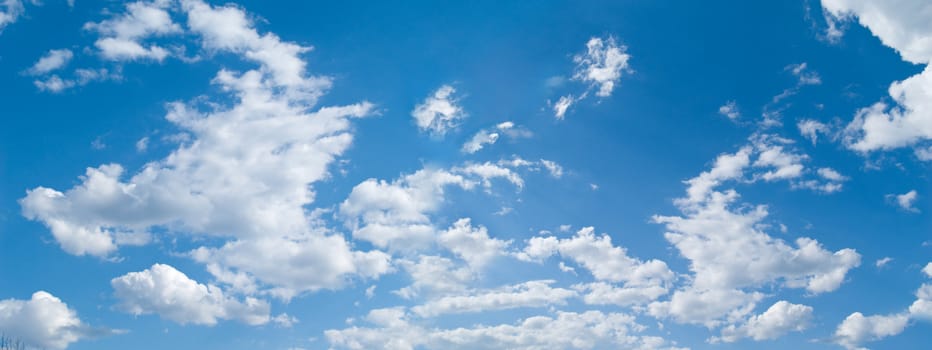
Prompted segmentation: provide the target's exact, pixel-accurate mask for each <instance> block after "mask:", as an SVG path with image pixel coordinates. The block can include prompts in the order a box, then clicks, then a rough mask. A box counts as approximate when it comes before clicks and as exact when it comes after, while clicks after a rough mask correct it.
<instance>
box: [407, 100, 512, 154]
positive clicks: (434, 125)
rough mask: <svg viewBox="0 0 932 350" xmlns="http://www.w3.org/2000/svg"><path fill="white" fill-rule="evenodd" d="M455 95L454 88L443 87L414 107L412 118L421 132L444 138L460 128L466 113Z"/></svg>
mask: <svg viewBox="0 0 932 350" xmlns="http://www.w3.org/2000/svg"><path fill="white" fill-rule="evenodd" d="M454 93H456V89H454V88H453V87H452V86H450V85H443V86H441V87H440V88H439V89H437V91H434V93H433V94H431V96H428V97H427V98H426V99H425V100H424V102H423V103H421V104H419V105H417V106H415V107H414V110H413V111H411V116H412V117H414V122H415V124H416V125H417V127H418V129H419V130H421V131H422V132H429V133H430V134H432V135H435V136H441V137H442V136H443V135H444V134H446V133H447V132H449V131H450V130H452V129H455V128H456V127H457V126H459V124H460V122H461V121H462V120H463V119H465V118H466V112H465V111H463V107H460V106H459V99H458V98H457V97H455V96H453V94H454ZM492 142H493V143H494V141H492ZM480 148H481V147H480ZM477 151H478V149H477Z"/></svg>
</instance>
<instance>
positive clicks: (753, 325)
mask: <svg viewBox="0 0 932 350" xmlns="http://www.w3.org/2000/svg"><path fill="white" fill-rule="evenodd" d="M812 318H813V316H812V307H811V306H807V305H801V304H792V303H789V302H787V301H785V300H780V301H778V302H776V303H774V304H773V305H772V306H770V308H769V309H767V311H765V312H764V313H762V314H760V315H755V316H751V317H750V318H749V319H748V320H747V322H745V323H744V324H742V325H740V326H734V325H732V326H729V327H726V328H725V329H722V336H721V337H718V338H713V339H712V340H713V342H717V341H722V342H727V343H731V342H735V341H737V340H739V339H741V338H751V339H754V340H758V341H759V340H769V339H776V338H779V337H781V336H783V335H784V334H786V333H789V332H801V331H803V330H806V328H809V323H810V322H811V321H812Z"/></svg>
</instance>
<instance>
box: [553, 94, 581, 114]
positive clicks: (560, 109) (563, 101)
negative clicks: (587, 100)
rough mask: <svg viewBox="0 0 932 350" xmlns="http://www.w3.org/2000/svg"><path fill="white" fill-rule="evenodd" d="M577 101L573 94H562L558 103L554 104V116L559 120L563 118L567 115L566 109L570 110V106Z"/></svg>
mask: <svg viewBox="0 0 932 350" xmlns="http://www.w3.org/2000/svg"><path fill="white" fill-rule="evenodd" d="M576 101H577V100H576V98H574V97H573V95H567V96H560V99H559V100H557V103H554V104H553V116H554V117H556V118H557V119H559V120H563V117H564V116H566V111H567V110H569V108H570V106H572V105H573V103H574V102H576Z"/></svg>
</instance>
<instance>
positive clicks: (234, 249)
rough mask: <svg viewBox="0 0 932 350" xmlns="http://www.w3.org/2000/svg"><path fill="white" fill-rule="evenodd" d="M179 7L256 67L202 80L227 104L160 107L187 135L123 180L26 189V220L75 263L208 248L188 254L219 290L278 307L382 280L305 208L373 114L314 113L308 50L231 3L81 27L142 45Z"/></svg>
mask: <svg viewBox="0 0 932 350" xmlns="http://www.w3.org/2000/svg"><path fill="white" fill-rule="evenodd" d="M176 10H180V11H183V12H184V13H185V14H186V15H187V21H188V22H187V26H188V28H189V29H190V31H191V34H192V37H193V38H195V39H197V40H199V43H200V44H201V46H202V47H203V48H204V49H205V50H211V51H212V52H230V53H234V54H237V55H239V56H240V57H241V58H243V59H244V60H246V61H248V62H254V63H257V64H258V67H255V68H253V69H250V70H247V71H244V72H238V71H231V70H227V69H223V70H220V71H219V72H218V73H217V75H216V77H215V78H214V79H213V83H214V84H217V85H218V86H219V87H220V88H221V89H222V90H223V91H224V92H226V93H229V94H230V96H222V97H221V98H220V99H222V100H224V101H230V102H229V103H224V102H212V101H211V99H210V98H204V99H198V100H197V101H200V102H204V104H203V105H201V104H199V103H198V102H197V101H195V102H191V103H182V102H172V103H169V104H168V110H169V111H168V113H167V116H166V119H167V120H168V121H169V122H171V123H172V124H174V126H176V127H177V128H179V129H180V133H182V134H184V135H187V138H185V139H183V140H180V142H179V146H178V147H177V148H176V149H175V150H173V151H172V152H171V153H170V154H169V155H168V156H167V157H165V158H163V159H161V160H154V161H151V162H149V163H147V164H146V165H145V166H143V167H142V169H141V170H139V171H138V172H136V173H134V174H127V172H126V171H125V170H124V168H123V167H122V166H120V165H119V164H105V165H102V166H99V167H94V168H88V169H87V171H86V175H85V176H83V177H82V178H81V181H80V182H79V183H78V184H77V185H76V186H74V187H72V188H71V189H67V190H64V191H59V190H55V189H52V188H47V187H37V188H34V189H32V190H29V191H28V192H27V195H26V197H25V198H22V199H21V200H20V205H21V206H22V208H23V214H24V215H25V216H26V217H27V218H29V219H32V220H36V221H40V222H42V223H43V224H45V225H46V226H47V227H48V228H49V230H50V231H51V233H52V235H53V237H54V238H55V240H56V241H57V242H58V243H59V245H60V246H61V247H62V249H64V250H65V251H66V252H68V253H71V254H75V255H94V256H99V257H112V256H113V255H114V254H116V252H117V251H118V248H119V247H120V246H124V245H138V244H145V243H146V242H148V241H149V240H150V239H149V237H150V236H151V235H152V231H159V232H164V231H168V232H172V233H181V234H186V235H193V236H201V237H204V236H207V237H212V238H215V239H212V240H208V241H207V242H210V243H203V244H207V245H206V246H204V247H201V248H199V249H195V251H194V252H192V253H191V254H189V256H191V257H192V258H194V259H195V260H197V261H200V262H203V263H204V264H206V265H207V267H208V271H209V272H211V273H212V274H213V275H214V277H216V278H217V280H218V281H220V282H221V283H226V284H229V285H230V286H231V287H233V288H234V289H237V290H239V291H249V292H262V293H270V294H272V295H276V296H279V297H282V298H286V299H287V298H288V297H290V296H293V295H295V294H297V293H301V292H305V291H313V290H317V289H321V288H339V287H341V286H342V285H343V284H344V282H345V281H346V280H348V279H352V278H353V277H354V276H360V277H363V278H367V277H373V276H377V275H379V274H381V273H384V272H386V271H388V270H389V263H388V256H387V255H386V254H384V253H381V252H378V251H370V252H361V251H356V250H353V248H352V246H351V245H350V244H349V243H348V242H347V241H346V240H345V238H344V237H343V236H342V235H341V234H339V233H333V232H329V231H328V230H323V229H317V227H318V226H320V224H319V223H318V222H319V221H318V220H316V219H315V218H314V215H313V214H312V212H311V211H310V210H309V209H308V208H307V206H308V205H309V204H311V203H313V200H314V191H313V188H312V187H311V185H312V184H313V183H315V182H317V181H320V180H322V179H325V178H327V177H328V176H329V174H328V166H329V165H330V164H331V163H332V162H333V161H334V160H335V159H336V158H337V157H339V156H340V155H341V154H343V152H344V151H345V150H346V149H347V148H348V147H349V146H350V144H351V143H352V140H353V135H352V125H351V120H352V119H353V118H359V117H364V116H367V115H369V114H371V110H372V108H373V106H372V105H371V104H370V103H367V102H361V103H357V104H351V105H346V106H329V107H317V106H316V101H317V98H318V97H319V96H321V95H322V94H323V93H324V92H325V91H326V90H327V88H329V86H330V79H329V78H327V77H318V76H313V75H309V74H308V73H307V72H306V69H305V66H306V63H305V61H304V60H303V59H302V58H301V54H303V53H305V52H307V51H309V50H310V48H308V47H303V46H300V45H297V44H293V43H289V42H284V41H282V40H281V39H280V38H279V37H278V36H277V35H275V34H273V33H265V34H260V33H259V32H258V31H257V30H256V29H255V28H254V26H253V23H252V22H251V21H250V20H248V16H247V15H246V13H245V12H244V11H243V10H242V9H240V8H239V7H236V6H233V5H227V6H219V7H218V6H212V5H209V4H206V3H204V2H202V1H198V0H185V1H182V2H181V3H180V6H174V5H171V2H169V1H156V2H137V3H133V4H130V5H127V11H126V13H123V14H117V15H115V16H114V17H113V18H112V19H110V20H106V21H103V22H100V23H91V24H89V25H87V26H88V28H89V29H92V30H95V31H97V32H99V33H101V35H103V36H105V37H107V38H116V39H127V40H142V39H144V38H147V37H151V36H158V35H168V34H174V33H176V32H177V31H178V30H180V29H179V28H180V26H179V25H178V24H175V23H174V22H173V21H172V20H171V17H170V15H169V14H168V11H176ZM155 47H156V46H150V49H151V50H150V51H152V50H155V49H153V48H155ZM108 52H110V51H102V54H103V55H110V54H111V53H108ZM152 52H154V51H152ZM111 57H112V58H114V59H121V60H122V59H125V58H126V59H128V58H130V57H129V56H121V55H118V54H117V55H113V56H111ZM89 75H91V74H90V73H89ZM228 97H232V98H228ZM282 169H286V171H282ZM323 247H327V248H326V249H324V248H323ZM264 249H280V250H281V252H282V254H267V253H264ZM306 254H315V256H318V257H319V258H318V259H306V258H305V256H306ZM289 271H290V272H291V273H289ZM307 271H313V273H307ZM297 273H301V275H300V276H299V275H296V274H297ZM217 317H220V316H217Z"/></svg>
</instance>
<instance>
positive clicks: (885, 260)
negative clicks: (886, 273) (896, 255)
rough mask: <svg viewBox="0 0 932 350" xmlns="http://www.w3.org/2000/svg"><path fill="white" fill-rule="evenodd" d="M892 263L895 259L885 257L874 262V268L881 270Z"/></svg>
mask: <svg viewBox="0 0 932 350" xmlns="http://www.w3.org/2000/svg"><path fill="white" fill-rule="evenodd" d="M891 261H893V258H891V257H889V256H887V257H883V258H881V259H877V261H876V262H874V266H877V268H881V267H884V266H887V264H889V263H890V262H891Z"/></svg>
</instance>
